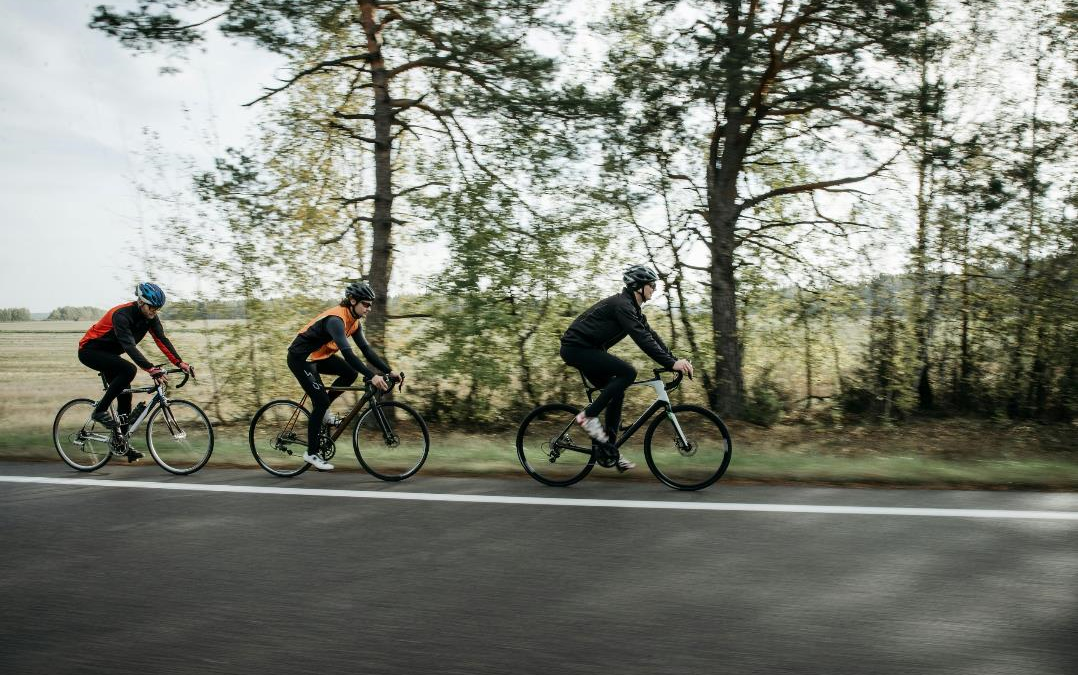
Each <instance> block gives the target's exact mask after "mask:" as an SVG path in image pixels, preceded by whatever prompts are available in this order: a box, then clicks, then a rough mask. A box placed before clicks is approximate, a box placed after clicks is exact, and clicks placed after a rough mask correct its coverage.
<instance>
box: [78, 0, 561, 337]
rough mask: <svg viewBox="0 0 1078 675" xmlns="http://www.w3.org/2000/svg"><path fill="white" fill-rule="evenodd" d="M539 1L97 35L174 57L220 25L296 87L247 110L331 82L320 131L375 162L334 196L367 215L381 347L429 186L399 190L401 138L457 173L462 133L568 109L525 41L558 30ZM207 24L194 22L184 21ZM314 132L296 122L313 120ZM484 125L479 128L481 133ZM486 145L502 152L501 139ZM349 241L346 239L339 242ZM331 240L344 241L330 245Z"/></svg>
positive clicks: (197, 4)
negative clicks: (446, 156) (439, 153)
mask: <svg viewBox="0 0 1078 675" xmlns="http://www.w3.org/2000/svg"><path fill="white" fill-rule="evenodd" d="M545 4H546V3H545V2H543V1H541V0H495V1H480V0H446V1H444V2H411V1H409V0H313V1H304V2H299V1H293V0H260V1H253V2H234V1H226V0H147V1H146V2H142V3H140V5H139V7H138V9H137V10H134V11H130V12H116V11H115V10H113V8H111V7H108V6H99V7H98V8H97V9H96V11H95V13H94V16H93V18H92V21H91V24H90V25H91V27H92V28H94V29H98V30H102V31H104V32H106V33H107V34H109V35H112V36H114V37H116V38H117V39H119V40H120V42H121V44H123V45H124V46H126V47H128V48H131V49H134V50H140V51H144V50H152V49H158V48H164V49H170V50H174V51H176V52H182V51H183V50H184V49H186V48H187V47H190V46H192V45H195V44H198V43H199V42H201V41H203V40H204V39H205V31H206V30H208V29H209V26H211V25H215V26H216V27H217V28H218V30H219V31H220V32H221V33H222V34H223V35H226V36H229V37H235V38H245V39H250V40H253V41H254V42H255V43H256V44H258V45H260V46H261V47H264V48H266V49H268V50H270V51H273V52H276V53H278V54H282V55H284V56H286V57H288V58H289V59H290V63H291V64H292V75H291V76H290V77H288V78H287V79H285V80H283V81H281V82H280V83H279V84H278V85H277V86H274V87H269V88H267V90H266V92H265V94H264V95H262V96H260V97H258V98H257V99H256V100H255V101H252V103H255V102H258V101H264V100H267V99H270V98H271V97H274V96H276V95H277V94H279V93H280V92H283V91H286V90H289V89H290V88H292V87H294V86H296V85H297V84H299V83H305V82H307V81H309V80H311V79H322V78H331V79H332V81H333V83H334V87H335V88H336V91H335V92H334V93H335V95H330V96H326V98H325V100H324V108H323V109H322V111H321V114H320V115H319V116H318V118H317V119H316V120H315V121H317V122H318V124H319V126H320V127H321V128H322V130H323V131H324V132H325V133H336V134H340V135H342V136H344V137H346V138H347V139H350V140H351V141H352V142H354V143H356V144H358V145H359V146H360V147H362V148H364V150H365V153H364V154H365V155H368V154H369V155H371V156H372V157H373V161H372V162H371V163H370V166H369V173H370V180H369V181H366V184H368V185H370V191H369V192H367V193H365V194H341V195H337V197H338V198H339V199H340V200H341V203H342V205H344V206H348V207H356V206H357V205H360V206H364V207H367V208H366V210H365V211H364V212H362V213H359V214H354V215H353V216H352V222H351V223H350V226H353V227H354V225H355V224H357V223H363V224H367V225H369V226H370V259H369V267H368V268H367V269H366V270H365V271H366V274H365V276H366V277H367V278H368V279H369V280H370V283H371V285H372V286H373V287H374V289H375V292H376V293H377V295H378V299H377V300H376V303H375V305H376V307H375V309H376V311H375V312H374V313H373V314H372V315H371V319H370V320H369V326H368V333H369V336H370V338H371V342H372V343H374V344H375V345H376V346H378V347H381V346H383V343H384V332H385V320H386V307H387V300H386V298H387V294H388V288H389V280H390V277H391V274H392V269H393V256H394V253H395V230H396V228H397V227H398V226H400V225H402V224H404V221H403V220H401V219H400V218H399V217H398V216H397V215H396V211H395V205H396V201H397V200H399V199H400V198H402V197H405V196H407V195H409V194H413V193H416V192H419V191H422V190H424V189H426V188H429V187H431V186H432V185H433V181H431V180H427V179H424V178H423V177H422V176H420V175H417V174H415V173H412V174H411V175H412V176H413V177H415V178H417V181H416V182H413V183H411V184H408V185H401V184H400V182H399V177H400V176H402V175H403V174H402V172H401V166H400V164H399V161H398V160H399V159H400V156H401V154H402V153H401V149H402V144H404V143H405V142H406V138H412V139H414V140H415V141H416V142H417V143H430V142H432V140H431V139H434V142H437V141H441V142H444V143H446V144H448V145H449V146H450V147H451V148H452V150H453V152H454V153H455V156H456V157H457V159H458V161H459V162H462V163H463V162H465V161H469V160H470V161H475V162H478V161H479V150H480V145H481V144H480V143H479V142H478V141H476V140H475V139H474V138H473V137H472V131H473V130H474V129H473V128H472V127H471V126H470V121H476V124H477V125H479V126H481V125H482V124H483V123H486V124H489V123H493V122H499V123H502V124H504V125H511V126H513V127H516V128H519V129H521V130H522V133H527V130H528V129H530V128H532V127H533V126H534V125H536V124H538V123H540V122H545V121H548V119H547V118H548V117H549V116H551V115H555V116H556V115H562V114H564V113H563V112H561V111H564V110H565V109H566V108H567V105H566V101H567V100H569V99H567V98H566V97H565V96H563V95H562V94H561V93H560V92H558V91H557V90H556V89H555V86H554V82H555V80H556V78H555V77H554V63H553V61H552V60H550V59H547V58H542V57H539V56H538V55H536V54H535V53H534V52H533V51H532V50H531V49H530V48H529V47H528V45H527V38H528V37H529V35H530V34H532V33H533V32H534V31H536V30H539V29H540V28H545V29H548V30H556V29H557V26H556V25H555V24H554V23H553V22H551V21H549V20H547V19H546V18H545V15H544V14H543V10H544V6H545ZM192 12H205V14H201V15H199V16H197V17H195V18H193V19H192V20H190V21H185V20H184V18H183V17H182V16H181V13H184V14H189V13H192ZM307 121H309V120H306V119H304V120H300V122H307ZM479 121H482V122H481V123H480V122H479ZM485 142H489V143H493V144H496V143H497V140H493V139H492V140H487V141H485ZM342 236H343V235H342ZM338 239H339V238H338Z"/></svg>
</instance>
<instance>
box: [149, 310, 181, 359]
mask: <svg viewBox="0 0 1078 675" xmlns="http://www.w3.org/2000/svg"><path fill="white" fill-rule="evenodd" d="M150 335H151V336H153V341H154V342H156V343H157V348H158V349H160V350H161V353H162V354H164V355H165V358H167V359H168V360H169V361H170V362H171V363H172V365H174V366H178V365H180V363H181V362H182V361H183V359H181V358H180V355H179V354H177V353H176V348H175V347H173V346H172V342H171V341H170V340H169V339H168V338H167V337H165V327H164V325H163V324H162V323H161V317H159V316H155V317H154V318H153V319H152V320H151V321H150Z"/></svg>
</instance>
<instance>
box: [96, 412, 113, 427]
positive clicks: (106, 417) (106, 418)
mask: <svg viewBox="0 0 1078 675" xmlns="http://www.w3.org/2000/svg"><path fill="white" fill-rule="evenodd" d="M90 419H92V420H93V421H95V422H97V423H98V424H100V425H101V426H103V427H105V428H106V429H115V428H116V420H115V419H113V418H112V413H110V412H109V411H108V410H102V411H101V412H95V413H94V414H93V415H90Z"/></svg>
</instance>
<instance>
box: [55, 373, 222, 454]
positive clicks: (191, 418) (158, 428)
mask: <svg viewBox="0 0 1078 675" xmlns="http://www.w3.org/2000/svg"><path fill="white" fill-rule="evenodd" d="M157 367H161V366H157ZM165 372H166V373H167V374H173V373H183V380H182V381H181V382H180V383H179V384H178V385H176V389H179V388H181V387H182V386H183V385H185V384H187V380H188V379H194V375H193V373H194V371H192V374H191V375H190V376H189V375H188V374H187V373H184V372H183V371H182V370H180V369H178V368H173V369H169V370H167V371H165ZM101 383H102V385H104V387H105V388H106V389H107V388H108V382H107V381H106V380H105V378H104V376H102V377H101ZM124 393H125V394H153V396H152V397H151V398H150V400H149V401H148V402H147V401H142V402H140V403H139V404H138V405H136V406H135V407H134V408H133V409H132V410H131V414H129V415H126V416H122V415H117V414H116V404H115V403H113V405H112V406H111V407H110V412H111V413H112V416H113V419H114V420H119V424H117V425H116V427H115V428H114V429H108V428H106V427H105V426H104V425H102V424H100V423H98V422H95V421H94V420H93V418H92V417H91V414H92V413H93V411H94V407H95V406H96V405H97V402H96V401H93V400H91V399H88V398H77V399H75V400H73V401H68V402H67V403H65V404H64V405H63V406H62V407H61V408H60V412H58V413H56V420H55V421H54V422H53V423H52V441H53V443H54V444H55V445H56V452H58V453H60V459H62V460H64V462H66V463H67V465H68V466H70V467H71V468H73V469H77V470H79V471H94V470H96V469H100V468H101V467H103V466H105V464H106V463H107V462H108V461H109V459H111V458H112V456H113V455H116V456H119V457H124V456H128V457H133V456H135V455H129V454H128V453H131V452H133V451H134V448H133V447H132V446H131V438H132V437H133V436H134V435H135V432H137V431H138V429H139V427H140V426H141V425H142V423H143V421H146V447H147V448H148V449H149V450H150V455H152V456H153V460H154V461H155V462H157V464H158V465H159V466H160V467H161V468H162V469H164V470H165V471H168V472H169V473H174V474H179V475H185V474H189V473H194V472H196V471H198V470H199V469H201V468H202V467H203V466H205V465H206V462H208V461H209V460H210V455H211V454H212V453H213V427H212V426H211V425H210V420H209V418H208V417H206V413H204V412H202V409H201V408H199V407H198V406H197V405H195V404H194V403H191V402H190V401H182V400H179V399H173V398H169V397H168V384H167V383H165V382H162V383H161V384H153V385H150V386H148V387H133V388H131V389H125V390H124Z"/></svg>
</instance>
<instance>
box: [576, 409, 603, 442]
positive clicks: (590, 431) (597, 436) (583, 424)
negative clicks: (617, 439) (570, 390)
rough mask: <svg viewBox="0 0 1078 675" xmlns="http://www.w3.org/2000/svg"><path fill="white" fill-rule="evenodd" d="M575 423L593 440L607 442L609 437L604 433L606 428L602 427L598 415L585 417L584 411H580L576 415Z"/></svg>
mask: <svg viewBox="0 0 1078 675" xmlns="http://www.w3.org/2000/svg"><path fill="white" fill-rule="evenodd" d="M576 423H577V424H579V425H580V428H581V429H583V430H584V433H586V434H587V435H588V436H591V437H592V438H593V439H594V440H596V441H599V442H600V443H609V442H610V437H609V436H607V435H606V429H604V428H603V425H602V423H601V422H599V418H598V417H585V416H584V412H583V411H581V412H580V414H579V415H577V416H576Z"/></svg>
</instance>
